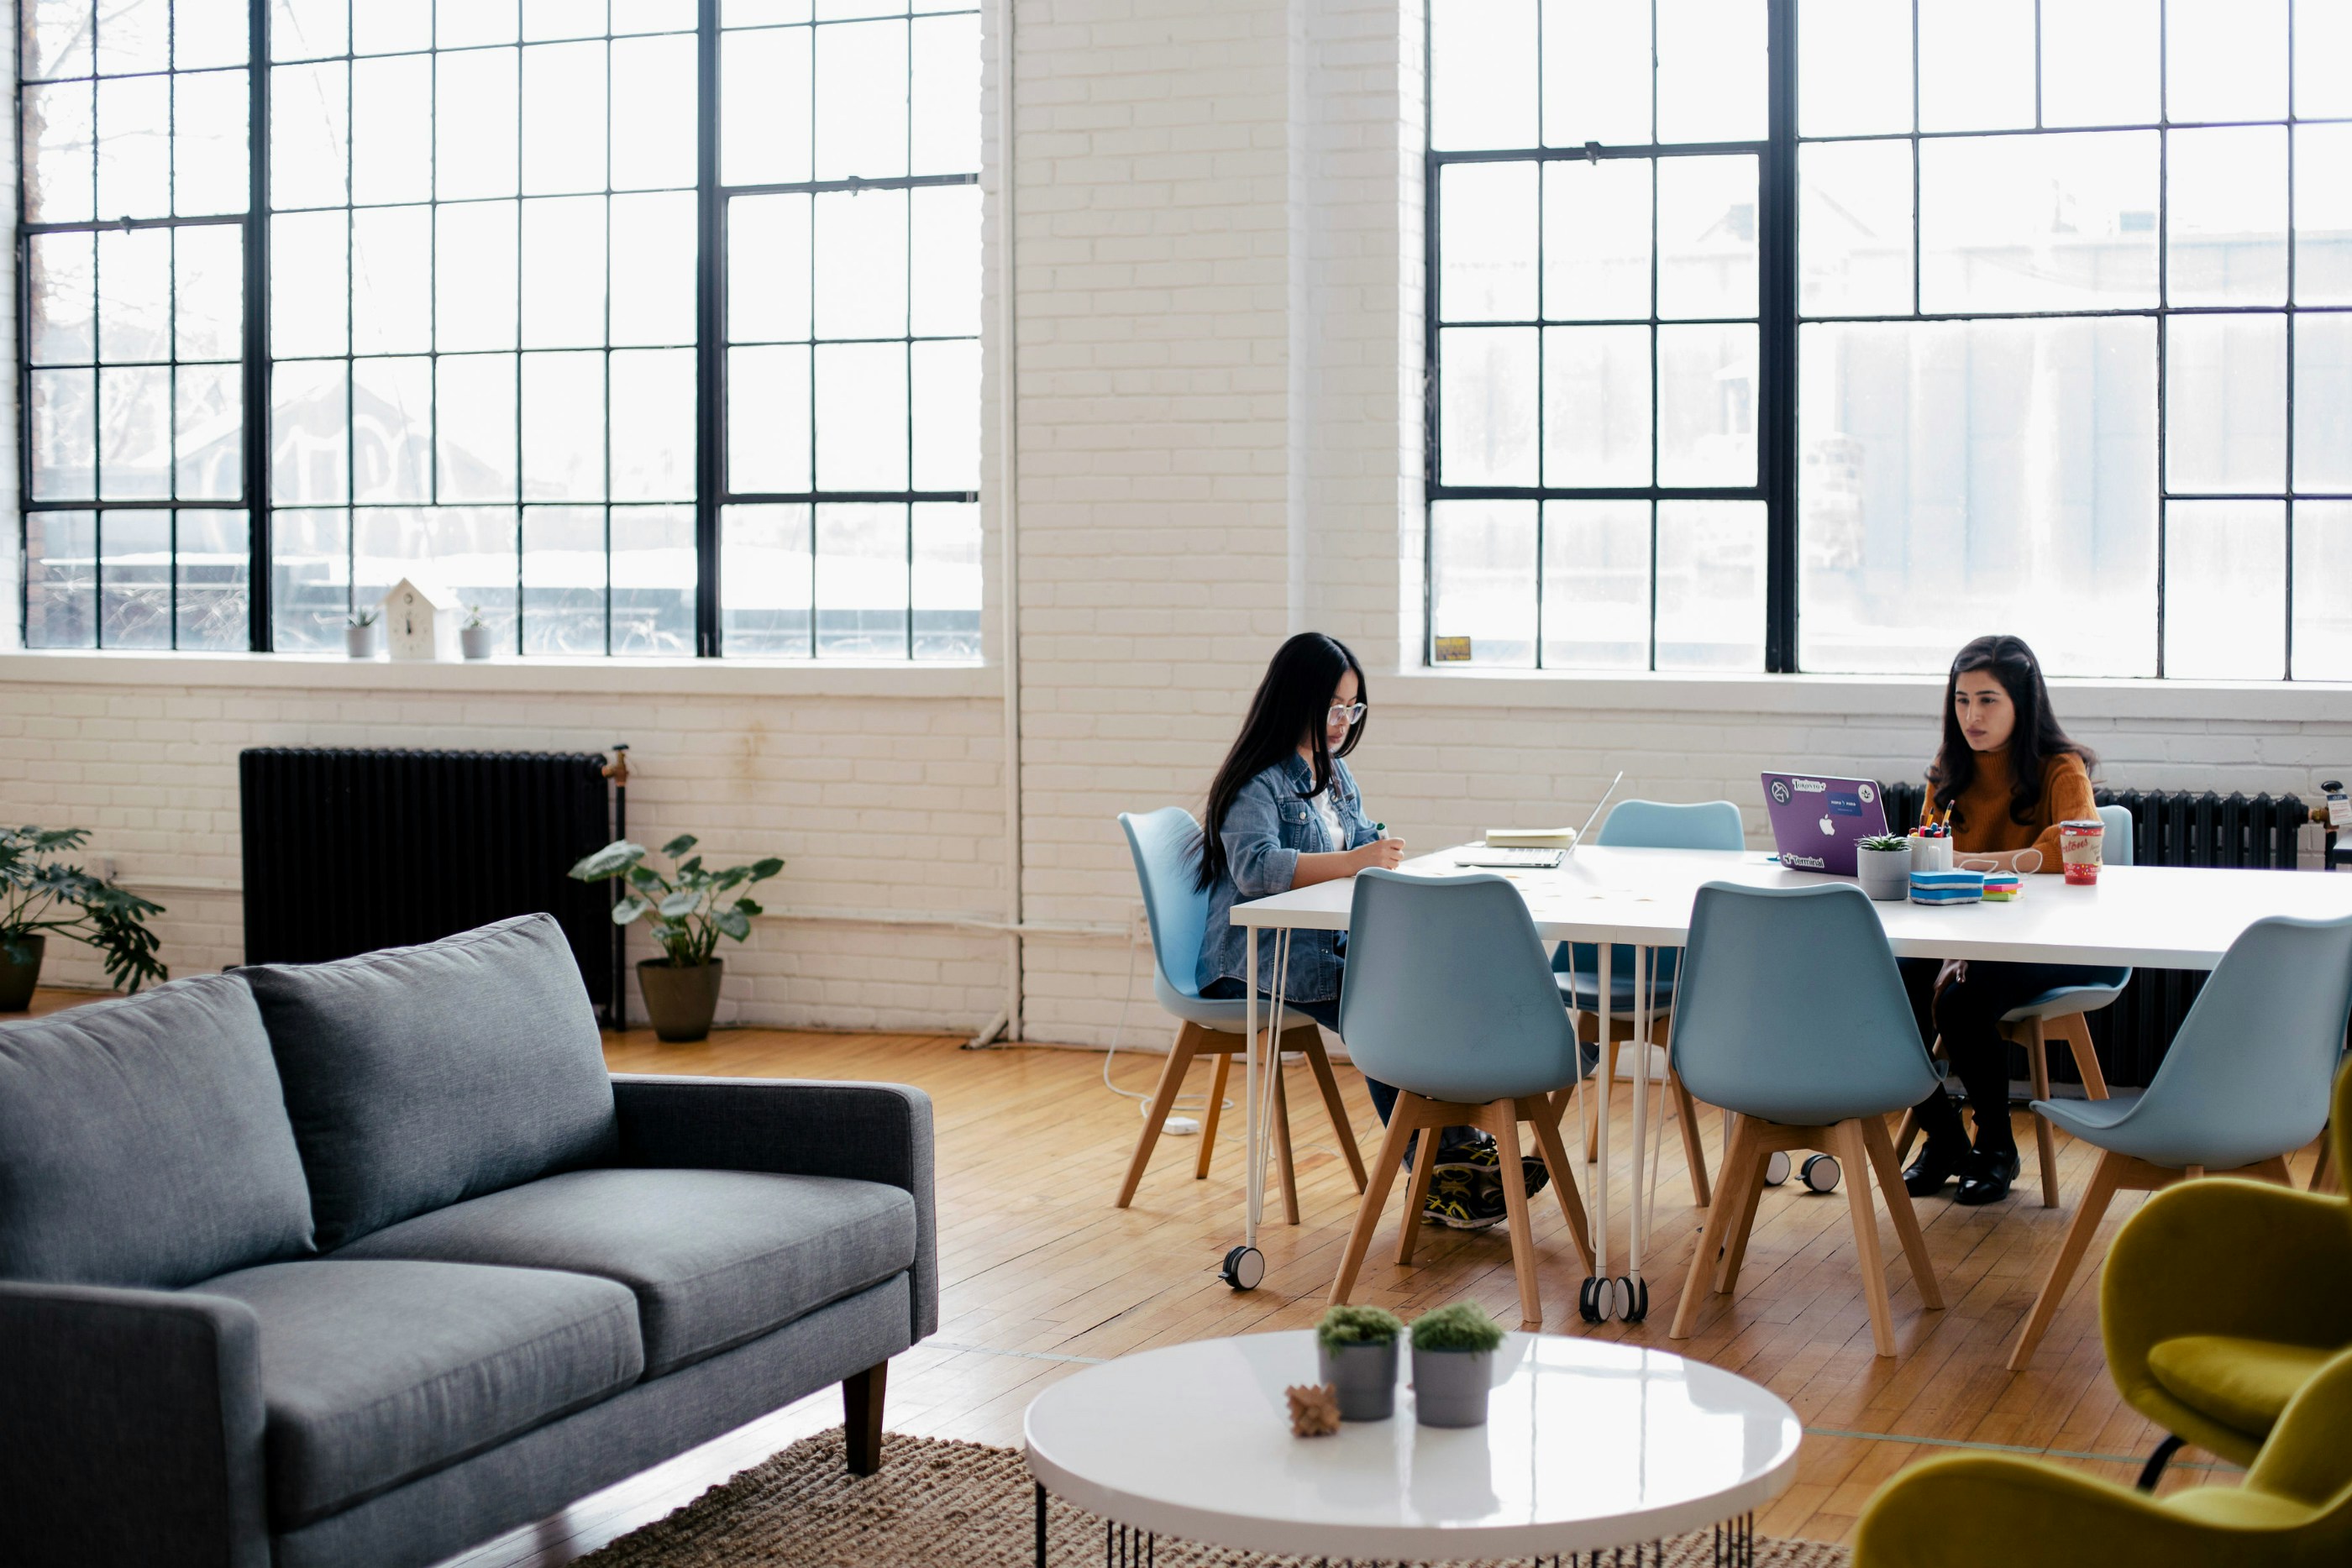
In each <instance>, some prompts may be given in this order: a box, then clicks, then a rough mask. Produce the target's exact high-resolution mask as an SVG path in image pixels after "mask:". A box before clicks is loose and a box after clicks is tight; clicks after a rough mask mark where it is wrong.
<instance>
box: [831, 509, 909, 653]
mask: <svg viewBox="0 0 2352 1568" xmlns="http://www.w3.org/2000/svg"><path fill="white" fill-rule="evenodd" d="M907 548H908V535H907V508H906V507H905V506H904V505H903V504H899V503H891V504H887V505H855V506H827V507H818V508H817V509H816V602H817V618H816V652H817V657H819V658H821V659H825V658H830V659H903V658H905V657H906V656H907V575H908V561H907Z"/></svg>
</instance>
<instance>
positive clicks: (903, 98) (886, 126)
mask: <svg viewBox="0 0 2352 1568" xmlns="http://www.w3.org/2000/svg"><path fill="white" fill-rule="evenodd" d="M815 31H816V177H817V178H818V179H820V180H840V179H845V178H847V177H848V176H850V175H853V174H856V175H861V176H863V177H864V178H866V179H868V180H875V179H887V178H888V177H889V176H891V175H894V174H904V173H905V172H907V24H906V23H904V22H854V23H851V24H849V25H847V26H831V27H819V28H817V29H816V30H815Z"/></svg>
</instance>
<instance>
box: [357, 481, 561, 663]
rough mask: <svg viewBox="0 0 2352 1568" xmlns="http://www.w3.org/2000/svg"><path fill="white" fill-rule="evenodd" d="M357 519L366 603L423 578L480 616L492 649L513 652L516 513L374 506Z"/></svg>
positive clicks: (360, 593)
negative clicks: (399, 584)
mask: <svg viewBox="0 0 2352 1568" xmlns="http://www.w3.org/2000/svg"><path fill="white" fill-rule="evenodd" d="M352 531H353V543H352V555H353V561H352V575H353V579H354V584H353V588H352V593H353V595H354V597H356V598H357V599H358V601H359V602H360V603H361V604H362V605H373V604H376V603H379V602H381V601H382V600H383V596H384V593H385V592H386V591H388V590H389V589H390V588H391V587H392V585H393V584H394V583H396V582H398V581H399V580H401V579H402V578H404V577H413V578H422V579H426V580H431V581H434V582H436V583H438V584H440V585H441V587H443V588H444V589H446V590H447V591H448V592H449V593H451V594H452V595H453V596H455V597H456V599H457V601H458V602H459V603H460V604H462V605H465V606H467V608H468V609H471V610H475V611H478V612H479V613H480V615H481V618H482V621H483V622H484V624H486V625H488V627H490V629H491V635H490V643H491V645H492V646H493V647H499V648H512V647H513V646H514V644H515V629H514V627H515V578H516V575H517V573H518V571H519V570H520V560H519V559H518V546H519V544H520V538H519V534H520V523H519V521H518V519H517V517H516V516H515V509H514V508H513V507H363V508H362V509H361V510H359V511H357V512H354V513H353V514H352Z"/></svg>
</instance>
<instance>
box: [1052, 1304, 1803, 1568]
mask: <svg viewBox="0 0 2352 1568" xmlns="http://www.w3.org/2000/svg"><path fill="white" fill-rule="evenodd" d="M1398 1361H1399V1368H1398V1375H1399V1378H1400V1380H1401V1383H1405V1384H1409V1381H1410V1377H1411V1372H1412V1355H1411V1353H1410V1352H1409V1351H1408V1352H1403V1353H1402V1354H1400V1355H1399V1357H1398ZM1317 1381H1318V1377H1317V1375H1316V1358H1315V1336H1314V1334H1313V1333H1310V1332H1307V1331H1305V1330H1300V1331H1296V1332H1292V1333H1265V1334H1245V1335H1242V1336H1240V1337H1238V1338H1234V1339H1211V1340H1201V1341H1197V1342H1195V1343H1191V1344H1180V1345H1171V1346H1169V1347H1167V1348H1165V1349H1161V1350H1151V1351H1144V1352H1141V1353H1139V1354H1135V1355H1128V1356H1121V1357H1120V1358H1119V1359H1118V1360H1117V1361H1110V1362H1106V1363H1104V1364H1101V1365H1099V1366H1090V1367H1088V1368H1087V1370H1086V1371H1084V1372H1081V1373H1078V1374H1076V1375H1074V1376H1071V1377H1066V1378H1065V1379H1063V1380H1062V1381H1061V1382H1059V1383H1057V1384H1055V1385H1054V1386H1053V1387H1051V1388H1049V1389H1047V1390H1046V1391H1045V1393H1043V1394H1041V1395H1039V1396H1037V1397H1036V1398H1035V1399H1034V1401H1032V1402H1031V1404H1030V1406H1029V1412H1028V1415H1027V1416H1026V1417H1025V1418H1024V1429H1025V1433H1026V1437H1027V1445H1026V1447H1027V1454H1028V1460H1029V1471H1030V1474H1031V1475H1033V1476H1034V1477H1035V1478H1036V1482H1037V1562H1038V1563H1039V1564H1040V1568H1043V1564H1044V1563H1045V1496H1046V1493H1047V1491H1048V1490H1050V1491H1052V1492H1053V1493H1054V1494H1055V1496H1058V1497H1061V1498H1064V1499H1066V1500H1068V1501H1070V1502H1072V1503H1075V1504H1076V1505H1077V1506H1078V1507H1080V1508H1083V1509H1086V1510H1087V1511H1090V1512H1093V1513H1097V1514H1100V1515H1101V1516H1102V1517H1103V1518H1104V1519H1106V1520H1108V1521H1111V1526H1112V1532H1113V1533H1112V1537H1111V1539H1110V1541H1109V1542H1108V1548H1109V1550H1110V1551H1111V1552H1112V1555H1113V1556H1114V1557H1115V1558H1116V1557H1118V1556H1120V1555H1121V1554H1123V1553H1132V1552H1149V1551H1150V1548H1151V1547H1152V1546H1153V1545H1154V1544H1156V1542H1155V1541H1154V1539H1153V1538H1156V1537H1157V1536H1160V1535H1172V1536H1180V1537H1182V1538H1185V1539H1187V1540H1192V1541H1201V1542H1211V1543H1213V1544H1215V1545H1219V1546H1230V1547H1236V1548H1239V1549H1242V1550H1244V1551H1256V1552H1287V1553H1294V1554H1297V1555H1299V1556H1304V1557H1308V1558H1329V1559H1332V1560H1334V1561H1339V1560H1344V1559H1353V1560H1356V1561H1359V1562H1360V1561H1364V1560H1372V1561H1379V1562H1391V1563H1397V1562H1405V1563H1412V1562H1431V1561H1446V1560H1458V1559H1464V1558H1471V1559H1495V1558H1513V1557H1530V1556H1538V1555H1541V1556H1547V1557H1549V1556H1553V1555H1557V1554H1562V1553H1569V1552H1593V1551H1599V1550H1602V1549H1615V1548H1624V1549H1627V1550H1626V1552H1625V1553H1624V1555H1625V1556H1634V1557H1638V1556H1639V1555H1640V1552H1639V1550H1638V1549H1639V1548H1641V1547H1643V1546H1646V1545H1647V1544H1648V1543H1650V1542H1659V1541H1663V1540H1664V1539H1665V1538H1666V1537H1668V1536H1675V1535H1680V1534H1683V1533H1685V1532H1686V1531H1694V1530H1705V1529H1707V1528H1709V1527H1716V1528H1717V1539H1716V1560H1717V1562H1718V1563H1745V1562H1748V1561H1750V1560H1751V1559H1752V1557H1753V1555H1754V1530H1753V1515H1754V1511H1755V1510H1756V1509H1757V1508H1758V1507H1759V1506H1760V1505H1761V1504H1763V1503H1766V1502H1769V1501H1770V1500H1772V1499H1773V1498H1775V1497H1778V1496H1779V1495H1780V1493H1781V1492H1782V1491H1783V1490H1786V1489H1787V1488H1788V1487H1789V1485H1790V1482H1792V1481H1794V1480H1795V1479H1796V1476H1797V1445H1798V1441H1799V1438H1800V1437H1801V1435H1802V1427H1801V1425H1800V1423H1799V1422H1798V1420H1797V1413H1796V1412H1795V1411H1793V1410H1791V1409H1790V1408H1789V1406H1788V1405H1787V1404H1786V1403H1784V1402H1783V1401H1782V1400H1781V1399H1780V1397H1779V1396H1776V1395H1773V1394H1772V1393H1770V1392H1769V1391H1768V1390H1766V1389H1763V1388H1760V1387H1759V1386H1757V1385H1755V1384H1753V1383H1750V1382H1748V1380H1747V1379H1746V1378H1744V1377H1738V1376H1736V1375H1733V1374H1731V1373H1728V1372H1724V1371H1722V1370H1720V1369H1718V1368H1717V1367H1712V1366H1709V1365H1707V1364H1705V1363H1704V1362H1696V1361H1685V1359H1683V1358H1682V1357H1681V1356H1678V1355H1669V1354H1665V1353H1664V1352H1663V1351H1654V1350H1643V1349H1641V1348H1638V1347H1636V1346H1633V1345H1624V1344H1612V1343H1602V1342H1601V1341H1597V1340H1589V1339H1569V1338H1564V1337H1560V1336H1558V1335H1551V1334H1521V1333H1514V1334H1511V1335H1510V1336H1508V1338H1507V1340H1506V1342H1505V1343H1504V1345H1503V1348H1502V1349H1501V1350H1499V1351H1497V1352H1496V1354H1495V1386H1494V1393H1493V1396H1492V1399H1491V1403H1490V1404H1489V1406H1488V1414H1487V1419H1486V1425H1485V1426H1484V1427H1465V1428H1462V1429H1459V1430H1448V1429H1443V1428H1439V1427H1423V1426H1421V1425H1420V1424H1419V1423H1417V1422H1416V1421H1415V1420H1414V1419H1413V1406H1412V1393H1411V1391H1410V1388H1409V1386H1400V1387H1399V1388H1398V1390H1397V1401H1396V1414H1395V1416H1392V1417H1391V1418H1390V1419H1389V1420H1386V1421H1367V1422H1356V1421H1350V1422H1347V1423H1344V1424H1343V1425H1342V1426H1341V1427H1340V1428H1339V1432H1338V1433H1336V1434H1334V1435H1332V1436H1330V1437H1292V1436H1291V1435H1290V1418H1289V1407H1288V1405H1287V1402H1286V1400H1285V1398H1284V1396H1283V1390H1284V1389H1285V1388H1286V1387H1288V1386H1289V1385H1292V1384H1298V1383H1314V1382H1317ZM1129 1532H1132V1534H1131V1535H1130V1534H1129ZM1135 1560H1140V1559H1135ZM1619 1560H1620V1561H1622V1560H1623V1558H1622V1557H1621V1558H1620V1559H1619Z"/></svg>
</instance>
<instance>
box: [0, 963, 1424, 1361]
mask: <svg viewBox="0 0 2352 1568" xmlns="http://www.w3.org/2000/svg"><path fill="white" fill-rule="evenodd" d="M17 940H18V941H19V942H20V943H22V944H23V945H24V946H27V947H30V948H31V949H32V950H33V958H32V962H30V963H28V964H12V963H10V962H9V961H8V956H7V955H6V954H5V953H0V1013H20V1012H23V1011H24V1010H25V1009H27V1008H29V1007H31V1006H32V1005H33V988H34V987H35V986H37V985H39V984H40V983H41V955H42V954H44V953H46V952H47V951H48V946H49V939H48V938H47V937H46V936H20V937H18V938H17ZM1391 1365H1393V1363H1391Z"/></svg>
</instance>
